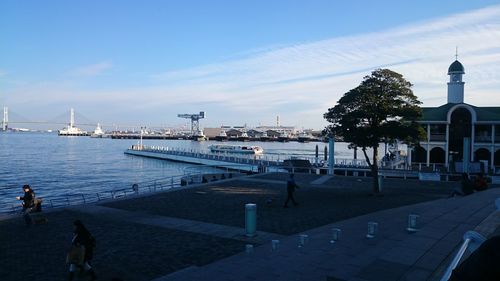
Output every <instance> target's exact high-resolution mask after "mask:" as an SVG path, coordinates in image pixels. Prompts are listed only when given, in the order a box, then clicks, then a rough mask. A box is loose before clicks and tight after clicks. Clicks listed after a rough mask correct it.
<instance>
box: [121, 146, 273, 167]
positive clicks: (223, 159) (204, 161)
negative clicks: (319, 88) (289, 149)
mask: <svg viewBox="0 0 500 281" xmlns="http://www.w3.org/2000/svg"><path fill="white" fill-rule="evenodd" d="M125 154H129V155H136V156H143V157H150V158H156V159H165V160H170V161H179V162H186V163H191V164H200V165H207V166H212V167H221V168H227V167H232V168H234V169H237V170H240V171H247V172H255V173H257V172H258V171H259V166H260V165H262V166H265V167H267V168H268V170H269V171H275V172H276V171H279V170H280V168H279V166H280V162H279V158H278V159H270V158H268V157H260V156H255V155H244V154H240V155H235V154H222V153H207V152H201V151H189V150H175V149H169V148H168V147H161V146H135V145H134V146H132V148H131V149H127V150H126V151H125Z"/></svg>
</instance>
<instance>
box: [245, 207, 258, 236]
mask: <svg viewBox="0 0 500 281" xmlns="http://www.w3.org/2000/svg"><path fill="white" fill-rule="evenodd" d="M245 232H246V234H245V235H246V236H248V237H253V236H255V235H257V205H256V204H252V203H249V204H246V205H245Z"/></svg>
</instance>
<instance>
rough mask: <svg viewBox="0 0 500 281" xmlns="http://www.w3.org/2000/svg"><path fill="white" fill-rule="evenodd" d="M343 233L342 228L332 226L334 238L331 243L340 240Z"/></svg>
mask: <svg viewBox="0 0 500 281" xmlns="http://www.w3.org/2000/svg"><path fill="white" fill-rule="evenodd" d="M341 234H342V230H340V228H335V227H334V228H332V239H331V240H330V243H331V244H334V243H335V242H337V241H339V239H340V235H341Z"/></svg>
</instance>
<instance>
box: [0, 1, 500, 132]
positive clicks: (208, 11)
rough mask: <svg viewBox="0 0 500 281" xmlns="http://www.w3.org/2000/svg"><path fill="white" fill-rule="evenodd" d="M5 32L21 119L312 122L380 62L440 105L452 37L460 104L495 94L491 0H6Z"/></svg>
mask: <svg viewBox="0 0 500 281" xmlns="http://www.w3.org/2000/svg"><path fill="white" fill-rule="evenodd" d="M0 34H2V36H1V37H2V39H0V40H1V42H2V43H1V44H0V108H2V107H3V106H8V107H9V109H10V110H11V111H12V112H15V113H18V114H20V115H22V116H23V117H25V118H27V119H30V120H49V119H53V118H55V117H56V116H60V115H61V114H64V113H65V112H69V109H70V108H74V109H75V111H76V112H77V113H78V114H81V115H83V116H86V117H87V118H89V119H91V120H92V121H95V122H101V123H105V124H120V125H132V124H134V125H165V126H171V127H174V126H178V125H179V124H185V123H186V120H184V119H180V118H178V117H177V114H178V113H198V112H200V111H205V112H206V113H207V118H206V119H203V120H202V121H201V124H202V127H217V126H221V125H229V126H238V125H243V124H247V125H249V126H259V125H274V124H275V123H276V116H278V115H279V116H280V120H281V122H280V123H281V124H282V125H284V126H297V127H298V128H313V129H321V128H323V127H324V126H325V125H326V122H325V120H324V119H323V113H325V112H326V111H327V109H328V108H329V107H333V106H334V105H335V104H336V102H337V100H338V99H339V98H340V97H341V96H342V95H343V94H344V93H345V92H347V91H348V90H349V89H352V88H354V87H356V86H357V85H359V83H360V82H361V81H362V79H363V77H364V76H366V75H368V74H370V72H371V71H373V70H375V69H377V68H390V69H392V70H394V71H397V72H399V73H401V74H403V75H404V77H405V78H406V79H407V80H409V81H410V82H412V83H413V84H414V87H413V91H414V94H415V95H416V96H417V97H418V98H419V100H420V101H422V102H423V106H438V105H441V104H444V103H446V95H447V85H446V83H447V82H448V76H447V69H448V66H449V65H450V64H451V63H452V62H453V61H454V60H455V48H456V47H457V46H458V59H459V60H460V61H461V62H462V64H463V65H464V67H465V75H464V81H465V102H466V103H469V104H473V105H477V106H489V105H496V106H499V105H500V98H499V96H500V4H499V2H498V1H448V0H445V1H430V0H429V1H417V2H415V3H413V2H411V3H409V2H407V3H405V1H393V0H383V1H349V3H337V1H251V2H243V1H242V2H241V3H238V1H216V0H215V1H147V2H140V1H62V0H57V1H10V0H6V1H2V2H0ZM68 120H69V115H68ZM54 129H56V128H54Z"/></svg>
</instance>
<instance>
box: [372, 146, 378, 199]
mask: <svg viewBox="0 0 500 281" xmlns="http://www.w3.org/2000/svg"><path fill="white" fill-rule="evenodd" d="M377 158H378V146H375V147H373V164H372V165H371V167H372V175H373V193H374V194H379V193H380V186H379V184H378V159H377Z"/></svg>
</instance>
